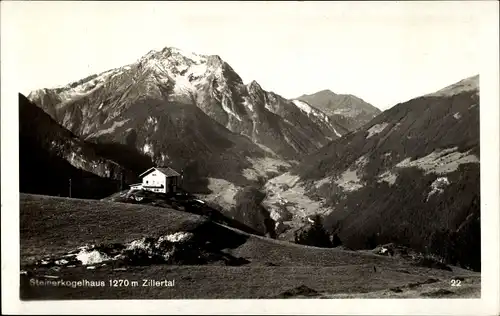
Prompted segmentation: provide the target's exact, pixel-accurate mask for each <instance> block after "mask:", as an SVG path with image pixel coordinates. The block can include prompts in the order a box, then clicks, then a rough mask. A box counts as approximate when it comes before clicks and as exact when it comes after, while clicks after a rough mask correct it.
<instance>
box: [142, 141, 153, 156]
mask: <svg viewBox="0 0 500 316" xmlns="http://www.w3.org/2000/svg"><path fill="white" fill-rule="evenodd" d="M142 152H143V153H144V154H146V155H148V156H153V155H154V152H153V146H152V145H151V144H144V146H143V147H142Z"/></svg>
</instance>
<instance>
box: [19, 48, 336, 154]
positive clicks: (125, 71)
mask: <svg viewBox="0 0 500 316" xmlns="http://www.w3.org/2000/svg"><path fill="white" fill-rule="evenodd" d="M29 98H30V99H31V100H32V101H33V102H35V103H36V104H38V105H39V106H40V107H42V108H43V109H44V110H45V111H46V112H47V113H49V114H50V115H51V116H52V117H53V118H54V119H55V120H56V121H58V122H60V123H61V124H62V125H63V126H65V127H66V128H68V129H70V130H71V131H73V132H74V133H76V134H77V135H80V136H83V137H85V138H102V137H104V138H105V137H113V138H120V139H122V138H123V137H124V136H125V137H126V135H124V134H125V133H127V132H126V131H130V130H131V129H135V128H134V126H135V125H148V124H149V125H156V124H157V123H156V121H157V120H158V119H160V117H159V116H158V115H159V114H168V112H170V111H174V112H175V111H182V109H180V108H181V107H182V106H185V107H186V108H187V109H188V110H187V111H194V110H193V109H192V107H193V106H194V107H197V108H198V109H199V110H201V111H202V112H203V113H205V114H206V115H207V116H208V117H209V118H211V119H213V120H215V121H216V122H218V123H219V124H221V125H222V126H223V127H225V128H227V129H229V130H230V131H232V132H235V133H237V134H240V135H244V136H247V137H248V138H249V139H250V140H252V142H254V143H256V144H258V145H259V146H260V147H262V148H263V149H265V150H266V151H268V152H271V153H273V154H275V155H277V156H279V157H284V158H286V159H296V158H297V157H299V156H300V155H302V154H304V153H310V152H312V151H314V150H316V149H318V148H320V147H321V146H323V145H325V144H326V143H327V142H328V141H329V140H330V139H334V138H337V137H339V135H340V134H339V133H338V132H336V131H335V126H333V125H332V124H331V123H330V122H329V119H328V117H327V116H326V115H325V114H324V113H322V112H321V111H318V110H316V109H311V108H310V107H309V108H304V107H300V106H297V105H296V104H295V103H294V102H291V101H289V100H286V99H284V98H282V97H280V96H278V95H276V94H274V93H272V92H267V91H264V90H263V89H262V88H261V87H260V86H259V85H258V83H256V82H255V81H253V82H251V83H250V84H248V85H245V84H243V82H242V80H241V78H240V77H239V75H238V74H237V73H236V72H235V71H234V70H233V69H232V68H231V66H229V65H228V64H227V63H226V62H224V61H223V60H222V59H221V58H220V57H219V56H205V55H198V54H190V53H186V52H183V51H181V50H179V49H176V48H165V49H163V50H161V51H151V52H149V53H148V54H146V55H145V56H143V57H141V58H140V59H139V60H138V61H137V62H136V63H133V64H131V65H127V66H124V67H121V68H117V69H112V70H109V71H106V72H104V73H101V74H99V75H93V76H90V77H87V78H84V79H82V80H80V81H77V82H74V83H71V84H68V85H66V86H64V87H59V88H55V89H42V90H37V91H34V92H32V93H31V94H30V95H29ZM151 104H155V105H154V107H155V108H156V110H155V112H153V113H147V112H148V110H150V109H151V108H152V105H151ZM172 104H175V105H172ZM181 104H182V106H181ZM160 112H161V113H160ZM202 132H203V130H202ZM155 133H157V134H163V131H162V130H161V129H157V130H156V131H155ZM140 146H144V144H140ZM137 148H139V147H137ZM161 154H163V155H171V156H172V155H175V153H174V152H168V151H166V150H161V152H155V155H157V156H158V157H156V156H155V157H153V158H154V159H155V162H156V161H161V160H162V159H161V157H160V156H161ZM167 160H168V159H167Z"/></svg>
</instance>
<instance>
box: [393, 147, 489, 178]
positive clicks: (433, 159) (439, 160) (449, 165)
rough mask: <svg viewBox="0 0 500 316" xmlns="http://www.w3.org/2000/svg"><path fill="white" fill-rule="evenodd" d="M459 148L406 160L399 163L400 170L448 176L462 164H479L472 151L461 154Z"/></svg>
mask: <svg viewBox="0 0 500 316" xmlns="http://www.w3.org/2000/svg"><path fill="white" fill-rule="evenodd" d="M457 149H458V147H453V148H447V149H443V150H438V151H433V152H432V153H430V154H429V155H427V156H425V157H422V158H419V159H416V160H413V161H412V160H411V158H406V159H404V160H403V161H401V162H399V163H398V164H397V165H396V167H398V168H411V167H417V168H419V169H421V170H424V171H425V174H429V173H435V174H446V173H450V172H453V171H455V170H457V169H458V167H459V166H460V165H462V164H466V163H479V159H478V158H477V157H476V156H475V155H473V154H471V153H470V151H467V152H464V153H461V152H458V151H457Z"/></svg>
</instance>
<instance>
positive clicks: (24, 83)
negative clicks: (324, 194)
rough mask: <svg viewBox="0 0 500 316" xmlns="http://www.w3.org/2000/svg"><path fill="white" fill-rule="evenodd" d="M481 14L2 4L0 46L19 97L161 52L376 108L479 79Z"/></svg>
mask: <svg viewBox="0 0 500 316" xmlns="http://www.w3.org/2000/svg"><path fill="white" fill-rule="evenodd" d="M484 4H485V3H484V2H480V1H472V2H467V1H460V2H452V1H445V2H439V1H438V2H430V1H429V2H413V1H412V2H274V3H273V2H248V3H247V2H228V3H225V2H208V3H205V2H135V1H126V2H97V1H96V2H94V1H92V2H86V1H82V2H80V1H79V2H58V1H50V2H43V1H34V2H8V1H7V2H5V1H2V3H1V5H2V11H4V12H2V13H3V14H2V42H3V41H7V42H8V47H9V55H8V61H9V66H10V67H12V69H15V74H16V76H17V77H18V78H21V79H20V80H17V81H16V84H17V85H16V86H17V89H18V90H19V92H22V93H25V94H28V93H29V92H30V91H32V90H34V89H38V88H50V87H54V86H58V85H65V84H67V83H69V82H72V81H75V80H78V79H81V78H84V77H86V76H88V75H91V74H94V73H99V72H102V71H105V70H108V69H111V68H114V67H120V66H123V65H126V64H130V63H133V62H135V61H136V60H137V59H139V58H140V57H141V56H142V55H144V54H146V53H147V52H149V51H150V50H153V49H154V50H160V49H162V48H163V47H166V46H170V47H177V48H180V49H182V50H186V51H191V52H196V53H200V54H216V55H219V56H221V58H222V59H223V60H225V61H226V62H227V63H229V64H230V65H231V66H232V68H233V69H234V70H235V71H236V72H237V73H238V74H239V75H240V76H241V77H242V79H243V81H244V82H245V83H248V82H250V81H252V80H256V81H257V82H259V84H260V85H261V86H262V87H263V88H264V89H266V90H268V91H274V92H276V93H278V94H280V95H282V96H284V97H286V98H294V97H298V96H300V95H302V94H310V93H314V92H317V91H320V90H324V89H329V90H332V91H333V92H335V93H347V94H353V95H356V96H358V97H360V98H362V99H364V100H365V101H367V102H369V103H371V104H373V105H374V106H376V107H378V108H380V109H383V110H384V109H387V108H389V107H391V106H394V105H395V104H397V103H399V102H404V101H407V100H409V99H412V98H414V97H417V96H420V95H423V94H427V93H431V92H434V91H436V90H439V89H441V88H443V87H445V86H448V85H450V84H452V83H455V82H457V81H459V80H461V79H463V78H466V77H470V76H473V75H476V74H478V73H479V72H480V69H479V63H480V55H479V53H480V51H481V50H480V49H478V47H480V42H479V40H480V36H479V32H480V26H481V17H482V15H484V14H485V13H487V10H488V8H487V7H486V6H485V5H484ZM6 8H7V9H8V10H4V9H6ZM490 8H491V7H490ZM5 12H8V14H7V13H5ZM2 46H4V45H2ZM2 56H4V54H3V52H2ZM5 60H6V59H3V61H5Z"/></svg>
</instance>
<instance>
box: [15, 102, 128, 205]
mask: <svg viewBox="0 0 500 316" xmlns="http://www.w3.org/2000/svg"><path fill="white" fill-rule="evenodd" d="M19 157H20V168H19V169H20V181H19V182H20V191H21V192H28V193H39V194H40V193H41V194H52V195H62V196H67V195H69V181H70V179H71V186H72V190H71V191H72V196H73V197H101V196H103V195H106V194H109V193H110V192H114V191H116V190H117V189H118V188H119V185H120V181H121V180H122V177H123V180H126V179H127V178H128V177H131V176H133V175H131V174H130V173H128V172H127V170H126V169H125V168H123V167H122V166H120V165H119V164H117V163H116V162H114V161H112V160H109V159H106V158H104V157H102V156H99V155H98V154H97V151H96V149H95V148H93V146H92V144H89V143H87V142H85V141H83V140H81V139H80V138H78V137H77V136H75V135H74V134H73V133H71V132H70V131H68V130H67V129H65V128H64V127H62V126H60V125H59V124H58V123H57V122H55V121H54V120H53V119H52V118H51V117H50V116H49V115H47V114H46V113H45V112H44V111H43V110H42V109H40V108H39V107H37V106H36V105H34V104H32V103H31V102H30V101H29V100H28V99H27V98H26V97H25V96H24V95H22V94H19Z"/></svg>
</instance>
